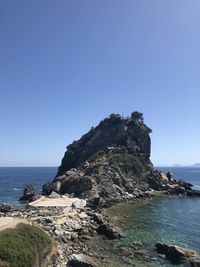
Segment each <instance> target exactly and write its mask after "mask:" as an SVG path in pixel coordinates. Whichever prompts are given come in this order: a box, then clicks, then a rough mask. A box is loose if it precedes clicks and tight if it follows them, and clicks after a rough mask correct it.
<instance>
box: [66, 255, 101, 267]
mask: <svg viewBox="0 0 200 267" xmlns="http://www.w3.org/2000/svg"><path fill="white" fill-rule="evenodd" d="M67 266H69V267H97V264H96V263H95V261H94V260H93V259H92V258H91V257H89V256H87V255H84V254H72V256H71V257H70V259H69V261H68V263H67Z"/></svg>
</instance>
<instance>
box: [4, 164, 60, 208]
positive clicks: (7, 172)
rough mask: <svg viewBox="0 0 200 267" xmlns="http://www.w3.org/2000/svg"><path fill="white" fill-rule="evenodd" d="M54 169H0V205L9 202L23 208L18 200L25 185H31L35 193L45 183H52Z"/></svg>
mask: <svg viewBox="0 0 200 267" xmlns="http://www.w3.org/2000/svg"><path fill="white" fill-rule="evenodd" d="M56 172H57V168H56V167H0V203H4V202H9V203H11V204H12V205H14V206H15V207H17V208H20V207H23V206H24V204H23V203H20V202H19V201H18V199H19V198H20V197H21V196H22V195H23V190H24V188H25V186H27V185H30V184H31V185H33V187H34V188H35V189H36V190H37V191H41V189H42V186H43V185H44V184H45V183H46V182H47V181H52V179H53V178H54V177H55V175H56Z"/></svg>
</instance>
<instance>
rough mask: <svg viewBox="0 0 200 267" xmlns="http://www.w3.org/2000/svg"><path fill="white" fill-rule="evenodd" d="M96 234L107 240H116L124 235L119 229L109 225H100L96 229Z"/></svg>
mask: <svg viewBox="0 0 200 267" xmlns="http://www.w3.org/2000/svg"><path fill="white" fill-rule="evenodd" d="M97 232H98V233H99V234H102V235H105V236H106V237H107V238H109V239H117V238H121V237H124V236H125V234H124V233H122V231H121V229H119V228H118V227H114V226H111V225H110V224H109V223H103V224H101V225H100V226H99V227H98V228H97Z"/></svg>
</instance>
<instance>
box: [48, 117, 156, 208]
mask: <svg viewBox="0 0 200 267" xmlns="http://www.w3.org/2000/svg"><path fill="white" fill-rule="evenodd" d="M150 132H151V129H150V128H149V127H147V126H146V125H145V124H144V122H143V116H142V114H141V113H139V112H133V113H132V115H131V116H130V117H122V116H120V115H117V114H112V115H110V117H109V118H106V119H104V120H103V121H101V122H100V124H99V125H98V126H97V127H95V128H92V129H91V130H90V131H89V132H88V133H87V134H85V135H84V136H82V138H81V139H80V140H78V141H74V142H73V143H72V144H71V145H69V146H68V147H67V151H66V153H65V155H64V158H63V159H62V163H61V166H60V167H59V168H58V173H57V175H56V177H55V179H54V180H53V182H51V183H47V184H46V185H44V187H43V192H44V194H50V193H51V192H52V191H55V192H57V193H60V194H74V196H78V197H82V198H89V199H90V201H91V203H92V202H93V203H96V204H99V203H101V202H102V201H104V202H107V201H111V200H113V199H115V200H119V201H120V200H122V199H126V198H132V197H138V196H142V195H143V196H144V192H145V191H146V190H148V189H149V180H152V179H153V180H157V179H159V172H156V171H155V170H154V168H153V165H152V163H151V161H150V159H149V157H150V148H151V140H150V136H149V134H150Z"/></svg>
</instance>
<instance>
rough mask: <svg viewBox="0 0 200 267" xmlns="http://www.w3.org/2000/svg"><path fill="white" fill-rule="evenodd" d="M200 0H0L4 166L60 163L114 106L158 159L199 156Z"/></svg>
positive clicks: (185, 160)
mask: <svg viewBox="0 0 200 267" xmlns="http://www.w3.org/2000/svg"><path fill="white" fill-rule="evenodd" d="M199 12H200V1H199V0H163V1H161V0H151V1H150V0H101V1H96V0H84V1H83V0H73V1H70V0H59V1H56V0H43V1H41V0H31V1H27V0H17V1H16V0H0V121H1V130H0V166H58V165H60V161H61V158H62V157H63V154H64V152H65V146H66V145H67V144H69V143H70V142H72V141H73V140H74V139H78V138H80V137H81V135H82V134H84V133H85V132H87V131H88V130H89V129H90V127H91V126H95V125H96V124H97V123H98V122H99V121H100V120H101V119H102V118H104V117H105V116H108V115H109V114H110V113H113V112H115V113H120V114H124V115H129V114H130V113H131V112H132V111H134V110H138V111H140V112H143V113H144V118H145V122H146V124H147V125H148V126H149V127H151V128H152V129H153V133H152V134H151V138H152V156H151V159H152V161H153V163H154V164H156V165H171V164H175V163H181V164H191V163H195V162H200V123H199V121H200V120H199V117H200V16H199Z"/></svg>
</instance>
